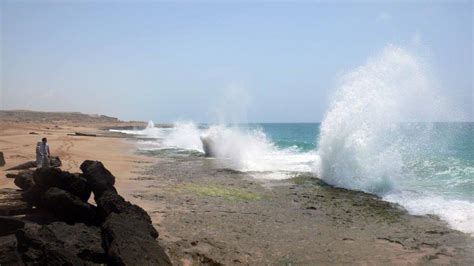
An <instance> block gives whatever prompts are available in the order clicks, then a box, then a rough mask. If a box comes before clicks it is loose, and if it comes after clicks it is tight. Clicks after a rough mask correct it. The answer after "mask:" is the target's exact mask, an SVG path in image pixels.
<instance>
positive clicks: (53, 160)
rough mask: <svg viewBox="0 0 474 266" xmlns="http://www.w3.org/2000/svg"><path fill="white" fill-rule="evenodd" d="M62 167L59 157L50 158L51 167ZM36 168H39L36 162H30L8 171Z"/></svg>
mask: <svg viewBox="0 0 474 266" xmlns="http://www.w3.org/2000/svg"><path fill="white" fill-rule="evenodd" d="M61 165H62V162H61V159H59V157H57V156H51V157H49V166H50V167H60V166H61ZM36 166H37V165H36V161H29V162H26V163H22V164H19V165H17V166H14V167H11V168H8V169H7V171H11V170H26V169H30V168H35V167H36Z"/></svg>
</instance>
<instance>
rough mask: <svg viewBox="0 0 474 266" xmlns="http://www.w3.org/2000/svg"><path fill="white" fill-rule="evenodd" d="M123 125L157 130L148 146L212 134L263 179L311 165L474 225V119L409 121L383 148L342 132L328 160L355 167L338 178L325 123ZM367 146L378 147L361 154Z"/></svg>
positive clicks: (462, 225) (192, 147)
mask: <svg viewBox="0 0 474 266" xmlns="http://www.w3.org/2000/svg"><path fill="white" fill-rule="evenodd" d="M124 132H125V133H129V134H138V135H143V136H148V137H150V140H148V141H141V143H140V146H139V147H140V148H142V149H177V150H188V151H194V152H196V151H197V152H203V148H202V142H201V139H200V138H201V137H203V136H208V137H209V136H211V137H212V138H213V140H214V144H215V145H216V147H217V151H218V152H217V155H216V157H217V158H216V159H215V160H218V161H221V162H222V165H223V166H225V167H231V168H234V169H236V170H240V171H245V172H248V173H249V174H251V175H253V176H254V177H255V178H257V179H267V180H271V179H278V180H279V179H286V178H291V177H294V176H296V175H298V174H300V173H311V174H313V175H314V176H315V177H317V178H321V179H323V180H325V181H326V182H328V183H330V184H333V185H336V186H341V187H345V188H349V189H356V190H363V191H367V192H370V193H375V194H378V195H380V196H381V197H383V198H384V199H385V200H387V201H392V202H396V203H398V204H401V205H402V206H404V207H405V208H406V209H407V210H409V211H410V212H412V213H414V214H435V215H438V216H440V217H441V218H442V219H444V220H446V221H447V222H448V223H449V224H451V225H452V226H453V227H454V228H456V229H459V230H461V231H464V232H467V233H470V234H473V233H474V224H473V221H474V220H473V219H474V123H403V124H400V125H399V126H398V127H396V130H394V129H392V130H390V131H388V132H384V133H385V134H384V139H385V140H386V141H384V142H385V143H383V144H382V145H381V146H383V147H382V149H380V148H379V147H378V145H377V148H375V149H374V148H372V147H371V142H370V141H366V142H361V140H357V141H356V142H355V143H357V145H354V141H349V140H343V141H342V143H339V144H334V146H333V147H331V148H332V149H333V150H336V154H337V156H336V157H334V158H332V159H331V160H332V161H331V160H326V162H325V163H326V164H329V167H326V168H334V169H335V171H336V173H340V174H341V175H344V174H347V173H348V174H347V175H348V176H347V177H345V178H343V179H337V180H336V181H334V177H333V176H324V173H323V172H322V171H321V168H322V167H323V166H322V163H323V160H321V156H325V155H324V154H323V153H322V151H321V147H320V142H321V137H322V136H321V124H320V123H261V124H239V125H206V124H201V125H196V124H194V123H191V122H186V123H176V124H175V127H174V128H169V129H164V128H156V127H153V125H152V126H151V127H150V126H149V127H148V128H147V129H144V130H138V131H124ZM356 135H357V134H356ZM377 140H379V139H377ZM367 143H368V144H367ZM368 146H369V147H370V149H367V147H368ZM358 149H359V150H362V151H363V153H360V152H359V151H358ZM354 150H356V151H354ZM367 150H369V151H370V152H371V153H372V152H375V153H377V152H378V153H379V154H375V155H376V156H375V157H374V155H373V154H367V156H366V157H367V158H365V157H364V158H359V157H360V154H364V153H365V152H367ZM387 150H388V151H389V152H387ZM332 152H334V151H332ZM191 154H192V153H190V156H191ZM354 154H356V155H357V156H356V157H357V158H354V157H353V156H354ZM394 154H395V156H394ZM373 158H377V159H376V160H373ZM341 161H342V162H346V161H349V162H350V163H347V164H346V163H342V164H341ZM340 169H343V171H339V170H340ZM361 169H364V171H365V172H364V171H361ZM387 169H388V170H387ZM364 173H365V174H364Z"/></svg>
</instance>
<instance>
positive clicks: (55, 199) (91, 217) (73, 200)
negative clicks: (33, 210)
mask: <svg viewBox="0 0 474 266" xmlns="http://www.w3.org/2000/svg"><path fill="white" fill-rule="evenodd" d="M41 206H42V208H45V209H47V210H49V211H51V212H52V213H53V214H54V215H55V216H56V217H57V218H58V219H61V220H62V221H66V222H69V223H76V222H85V223H92V222H94V221H95V219H96V217H97V216H96V211H95V209H94V207H93V206H92V205H90V204H88V203H86V202H84V201H82V200H81V199H80V198H78V197H76V196H74V195H73V194H71V193H69V192H67V191H65V190H62V189H59V188H57V187H52V188H50V189H48V190H47V191H46V192H45V193H44V194H43V196H42V201H41Z"/></svg>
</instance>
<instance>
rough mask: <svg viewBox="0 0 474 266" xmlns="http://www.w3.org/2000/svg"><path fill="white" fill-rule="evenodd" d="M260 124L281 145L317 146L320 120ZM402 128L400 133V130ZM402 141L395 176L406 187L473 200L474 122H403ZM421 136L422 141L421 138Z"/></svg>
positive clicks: (305, 149) (303, 148) (396, 139)
mask: <svg viewBox="0 0 474 266" xmlns="http://www.w3.org/2000/svg"><path fill="white" fill-rule="evenodd" d="M244 127H250V128H260V129H261V130H262V131H263V132H264V133H265V135H266V136H267V137H268V138H270V139H271V141H272V143H274V144H275V145H276V146H277V147H279V148H281V149H285V148H290V147H296V148H298V150H300V151H302V152H308V151H312V150H317V149H318V138H319V132H320V123H267V124H251V125H248V126H244ZM400 132H401V134H400ZM397 133H399V135H397V136H390V137H391V138H393V140H394V142H399V141H401V142H402V143H401V144H403V143H405V144H406V145H400V143H397V145H400V146H399V147H400V153H401V156H402V160H403V169H401V170H402V174H403V175H405V177H398V178H396V179H398V180H397V182H398V183H399V184H400V185H403V186H405V187H412V188H417V187H423V189H426V190H428V191H432V192H436V193H437V194H440V195H443V196H446V197H448V198H452V199H464V200H469V201H471V202H474V123H433V124H423V123H418V124H404V125H402V126H401V130H400V131H397ZM420 138H422V139H423V141H420Z"/></svg>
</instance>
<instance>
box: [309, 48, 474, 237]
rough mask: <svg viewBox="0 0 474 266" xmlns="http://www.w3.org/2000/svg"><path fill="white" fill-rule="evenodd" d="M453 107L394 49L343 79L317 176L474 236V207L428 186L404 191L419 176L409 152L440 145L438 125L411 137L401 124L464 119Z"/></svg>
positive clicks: (413, 60)
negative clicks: (430, 190) (433, 191)
mask: <svg viewBox="0 0 474 266" xmlns="http://www.w3.org/2000/svg"><path fill="white" fill-rule="evenodd" d="M448 106H449V105H448V104H447V103H446V102H445V101H444V100H443V97H440V96H439V94H438V92H437V90H436V86H435V84H434V83H433V82H432V81H431V79H430V78H429V76H428V74H427V71H426V68H425V66H424V65H423V64H422V61H421V60H420V59H419V58H417V57H416V56H414V55H412V54H410V53H409V52H407V51H406V50H404V49H402V48H399V47H395V46H388V47H387V48H386V49H385V50H384V51H383V52H382V53H381V54H380V55H379V56H377V57H375V58H373V59H371V60H369V61H368V62H367V63H366V64H365V65H363V66H361V67H359V68H357V69H355V70H354V71H352V72H350V73H348V74H347V75H345V76H344V77H343V79H342V82H341V85H340V86H339V88H338V90H337V92H336V95H335V98H334V101H333V103H332V105H331V106H330V108H329V110H328V112H327V113H326V115H325V118H324V120H323V122H322V124H321V134H320V136H319V149H318V154H319V156H320V165H319V166H318V167H317V170H316V173H317V175H318V176H319V177H320V178H322V179H323V180H325V181H326V182H328V183H329V184H332V185H335V186H340V187H345V188H349V189H356V190H362V191H367V192H372V193H376V194H379V195H382V196H385V197H384V198H385V199H386V200H389V201H392V202H397V203H399V204H401V205H402V206H404V207H405V208H407V210H408V211H410V212H412V213H414V214H435V215H439V217H441V218H442V219H444V220H445V221H447V222H448V223H449V224H450V225H451V226H452V227H454V228H456V229H459V230H462V231H464V232H468V233H474V225H473V218H474V204H473V203H472V202H469V201H465V200H452V199H445V198H443V197H442V196H441V195H437V194H435V195H434V196H433V195H430V196H426V195H425V193H423V192H422V191H423V189H424V188H423V187H404V186H403V184H407V183H410V182H406V181H407V180H406V179H410V178H412V177H413V175H412V173H411V172H410V167H409V166H407V165H405V163H406V161H405V157H406V156H404V155H407V154H411V155H413V154H418V152H419V151H420V150H423V149H426V148H427V147H428V148H429V147H430V146H432V145H430V143H431V141H437V140H432V139H431V138H430V137H431V127H430V126H427V127H425V128H423V129H419V130H417V132H416V135H415V136H414V137H413V136H412V137H411V138H409V139H406V138H403V137H402V135H403V134H402V128H401V125H403V123H406V122H413V121H446V120H459V117H458V116H457V114H456V112H453V111H452V109H451V108H449V107H448ZM438 141H439V140H438ZM424 178H433V177H432V176H426V177H424ZM412 190H415V193H408V192H407V191H412Z"/></svg>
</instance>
